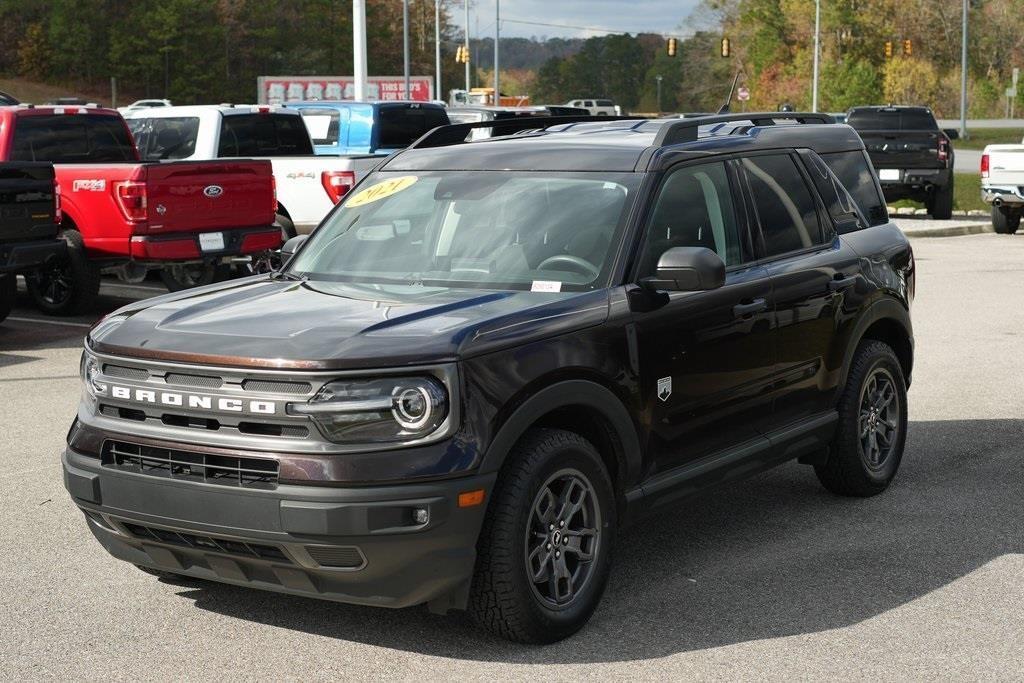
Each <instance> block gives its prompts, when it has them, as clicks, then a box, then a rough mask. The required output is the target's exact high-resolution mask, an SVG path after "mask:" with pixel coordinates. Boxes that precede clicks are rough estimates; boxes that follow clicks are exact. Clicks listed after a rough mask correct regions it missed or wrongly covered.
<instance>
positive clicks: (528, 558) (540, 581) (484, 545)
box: [469, 429, 616, 643]
mask: <svg viewBox="0 0 1024 683" xmlns="http://www.w3.org/2000/svg"><path fill="white" fill-rule="evenodd" d="M615 529H616V519H615V498H614V494H613V492H612V483H611V480H610V479H609V477H608V473H607V471H606V470H605V467H604V463H603V462H602V461H601V457H600V455H598V453H597V451H596V450H595V449H594V447H593V446H592V445H591V444H590V443H589V442H588V441H587V440H586V439H584V438H583V437H581V436H579V435H578V434H574V433H572V432H568V431H563V430H558V429H536V430H532V431H530V432H528V433H527V434H526V435H525V436H524V437H523V439H521V440H520V442H519V443H518V444H517V445H516V447H515V448H514V449H513V452H512V453H511V454H510V455H509V458H508V460H507V461H506V463H505V465H504V466H503V467H502V470H501V473H500V474H499V475H498V480H497V484H496V485H495V488H494V491H493V493H492V498H491V503H490V507H489V508H488V510H487V516H486V517H485V519H484V525H483V530H482V531H481V534H480V540H479V542H478V543H477V563H476V569H475V572H474V576H473V582H472V588H471V590H470V598H469V609H470V612H471V613H472V614H473V616H474V618H475V619H476V621H477V622H478V623H480V625H482V626H483V627H484V628H486V629H488V630H489V631H491V632H492V633H494V634H496V635H499V636H502V637H504V638H508V639H510V640H515V641H519V642H524V643H552V642H555V641H558V640H561V639H563V638H566V637H568V636H570V635H572V634H573V633H575V632H576V631H578V630H579V629H580V628H581V627H582V626H583V625H584V624H585V623H586V622H587V620H588V619H590V615H591V614H593V612H594V609H595V608H596V607H597V604H598V602H599V601H600V599H601V594H602V593H603V592H604V586H605V583H606V581H607V579H608V572H609V567H610V564H611V551H612V543H613V541H614V538H615Z"/></svg>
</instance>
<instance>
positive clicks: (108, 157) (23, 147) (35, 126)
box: [10, 114, 136, 164]
mask: <svg viewBox="0 0 1024 683" xmlns="http://www.w3.org/2000/svg"><path fill="white" fill-rule="evenodd" d="M135 158H136V157H135V146H134V144H133V143H132V139H131V136H130V135H129V134H128V129H127V128H125V126H124V122H123V120H122V119H121V117H120V116H104V115H102V114H56V115H53V116H19V117H18V118H17V123H15V125H14V141H13V144H12V148H11V155H10V160H11V161H52V162H55V163H62V164H73V163H83V162H90V161H135Z"/></svg>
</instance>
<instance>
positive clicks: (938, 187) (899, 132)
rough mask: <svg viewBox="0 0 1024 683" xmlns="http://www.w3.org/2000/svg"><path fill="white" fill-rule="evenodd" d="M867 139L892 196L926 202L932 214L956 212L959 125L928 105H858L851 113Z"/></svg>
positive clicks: (946, 215)
mask: <svg viewBox="0 0 1024 683" xmlns="http://www.w3.org/2000/svg"><path fill="white" fill-rule="evenodd" d="M846 122H847V124H849V125H850V126H852V127H853V129H854V130H856V131H857V132H858V133H859V134H860V137H861V139H862V140H864V146H865V147H867V150H868V156H870V157H871V163H872V164H874V167H875V170H876V171H877V172H878V179H879V181H880V182H881V183H882V192H883V193H884V194H885V198H886V200H888V201H890V202H892V201H897V200H899V199H913V200H915V201H919V202H923V203H924V205H925V207H926V208H927V209H928V213H930V214H931V216H932V218H940V219H946V218H949V217H951V216H952V215H953V146H952V144H950V141H951V140H954V139H956V137H957V132H956V131H955V130H945V131H944V130H941V129H940V128H939V125H938V123H936V122H935V117H934V116H933V115H932V112H931V110H930V109H928V108H927V107H891V106H890V107H854V108H853V109H851V110H850V112H849V114H848V115H847V119H846Z"/></svg>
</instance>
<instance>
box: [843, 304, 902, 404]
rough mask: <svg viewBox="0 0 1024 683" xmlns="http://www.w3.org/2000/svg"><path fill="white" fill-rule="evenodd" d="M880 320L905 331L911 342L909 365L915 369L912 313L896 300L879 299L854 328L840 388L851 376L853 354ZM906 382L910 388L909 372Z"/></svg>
mask: <svg viewBox="0 0 1024 683" xmlns="http://www.w3.org/2000/svg"><path fill="white" fill-rule="evenodd" d="M880 320H892V321H893V322H894V323H896V324H897V325H899V326H900V328H901V329H902V330H903V333H904V334H905V335H906V336H907V339H908V340H909V342H910V358H909V365H910V369H913V365H914V333H913V329H914V328H913V326H912V325H911V322H910V312H909V311H908V310H907V309H906V308H905V307H904V306H903V305H902V304H900V303H899V302H898V301H896V300H895V299H879V300H878V301H876V302H874V303H873V304H871V305H870V306H869V307H868V308H867V310H866V311H864V314H863V315H861V317H860V318H859V319H858V320H857V324H856V326H855V327H854V328H853V332H852V333H851V334H850V339H851V341H852V342H853V343H851V344H847V347H846V351H845V352H844V354H843V371H842V376H841V378H840V383H839V386H840V387H844V386H846V379H847V377H849V374H850V366H851V365H852V364H853V354H854V353H855V352H856V351H857V347H858V346H860V342H861V340H862V339H863V338H864V333H865V332H867V331H868V328H869V327H871V326H872V325H874V324H875V323H877V322H878V321H880ZM894 350H896V349H894ZM906 381H907V386H909V385H910V373H909V372H908V373H907V377H906Z"/></svg>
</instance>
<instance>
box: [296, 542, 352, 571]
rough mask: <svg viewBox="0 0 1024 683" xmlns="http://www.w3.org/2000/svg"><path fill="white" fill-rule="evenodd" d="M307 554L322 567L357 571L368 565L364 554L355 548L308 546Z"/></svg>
mask: <svg viewBox="0 0 1024 683" xmlns="http://www.w3.org/2000/svg"><path fill="white" fill-rule="evenodd" d="M306 552H307V553H309V556H310V557H312V558H313V559H314V560H315V561H316V563H317V564H319V565H320V566H321V567H339V568H344V569H355V568H356V567H362V566H363V565H364V564H365V563H366V560H365V559H364V558H363V553H362V552H360V551H359V548H356V547H355V546H328V545H307V546H306Z"/></svg>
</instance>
